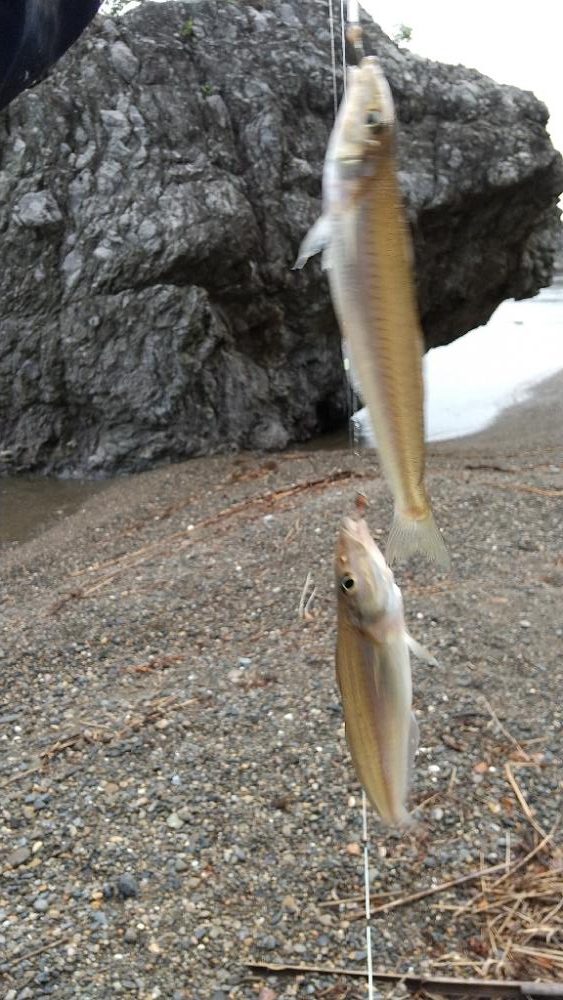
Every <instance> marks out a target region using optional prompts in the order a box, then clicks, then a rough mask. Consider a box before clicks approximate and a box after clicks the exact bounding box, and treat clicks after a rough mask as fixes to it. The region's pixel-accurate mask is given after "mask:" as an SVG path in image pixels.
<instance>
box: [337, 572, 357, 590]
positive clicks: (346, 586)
mask: <svg viewBox="0 0 563 1000" xmlns="http://www.w3.org/2000/svg"><path fill="white" fill-rule="evenodd" d="M340 586H341V588H342V590H343V591H344V593H348V594H349V593H350V591H351V590H354V587H355V586H356V581H355V580H354V577H353V576H349V575H348V574H347V575H346V576H343V577H342V579H341V581H340Z"/></svg>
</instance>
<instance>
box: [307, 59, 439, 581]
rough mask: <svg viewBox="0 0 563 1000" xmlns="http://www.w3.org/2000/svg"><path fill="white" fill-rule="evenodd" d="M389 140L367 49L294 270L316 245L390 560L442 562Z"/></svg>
mask: <svg viewBox="0 0 563 1000" xmlns="http://www.w3.org/2000/svg"><path fill="white" fill-rule="evenodd" d="M395 147H396V120H395V109H394V104H393V98H392V95H391V90H390V88H389V84H388V83H387V80H386V78H385V76H384V74H383V71H382V69H381V66H380V64H379V62H378V60H377V59H376V58H375V57H373V56H367V57H365V58H364V59H363V60H362V61H361V63H360V65H359V66H355V67H350V69H349V77H348V88H347V97H346V99H345V100H344V101H343V102H342V103H341V105H340V108H339V111H338V114H337V117H336V121H335V124H334V128H333V130H332V133H331V136H330V139H329V143H328V147H327V151H326V157H325V163H324V169H323V213H322V215H321V218H320V219H319V220H317V222H316V223H315V225H314V226H313V227H312V229H311V230H310V231H309V233H308V234H307V235H306V237H305V239H304V240H303V243H302V244H301V247H300V249H299V254H298V257H297V260H296V262H295V264H294V268H297V269H299V268H302V267H303V266H304V265H305V263H306V262H307V260H308V259H309V258H310V257H311V256H313V255H314V254H316V253H319V252H322V255H323V256H322V263H323V268H324V269H325V270H327V272H328V280H329V285H330V292H331V298H332V301H333V304H334V309H335V312H336V316H337V319H338V322H339V326H340V329H341V332H342V337H343V352H344V355H345V358H346V357H347V358H348V360H349V365H350V366H351V369H352V372H353V373H355V374H353V375H352V381H353V382H354V381H355V382H357V384H358V385H359V388H360V390H361V396H362V398H363V400H364V403H365V404H366V405H367V408H368V412H369V415H370V419H371V423H372V426H373V428H374V431H375V436H376V440H377V448H378V454H379V460H380V463H381V467H382V471H383V474H384V476H385V479H386V481H387V483H388V485H389V487H390V490H391V493H392V496H393V500H394V516H393V524H392V527H391V530H390V533H389V538H388V542H387V548H386V557H387V560H388V562H389V563H390V564H393V563H394V562H395V561H397V560H399V559H405V558H407V557H408V556H410V555H413V554H415V553H422V554H423V555H425V556H426V557H427V558H428V559H430V560H434V561H435V562H437V563H438V564H440V565H441V566H444V567H447V566H448V565H449V555H448V551H447V548H446V544H445V542H444V539H443V538H442V535H441V533H440V531H439V529H438V527H437V525H436V522H435V520H434V516H433V513H432V507H431V504H430V500H429V497H428V493H427V491H426V487H425V483H424V471H425V452H424V389H423V378H422V354H423V346H424V340H423V335H422V330H421V325H420V319H419V314H418V306H417V300H416V293H415V285H414V279H413V271H414V268H413V251H412V245H411V240H410V233H409V228H408V221H407V218H406V215H405V210H404V207H403V204H402V198H401V192H400V188H399V183H398V179H397V162H396V151H395ZM347 367H348V366H347Z"/></svg>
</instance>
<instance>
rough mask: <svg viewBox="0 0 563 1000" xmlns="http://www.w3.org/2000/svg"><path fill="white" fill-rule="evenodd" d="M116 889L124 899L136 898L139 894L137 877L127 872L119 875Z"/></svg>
mask: <svg viewBox="0 0 563 1000" xmlns="http://www.w3.org/2000/svg"><path fill="white" fill-rule="evenodd" d="M115 889H116V892H117V895H118V896H121V898H122V899H134V898H135V897H136V896H138V895H139V884H138V882H137V879H136V878H134V877H133V875H129V874H127V873H126V874H125V875H120V876H119V878H118V879H117V880H116V883H115Z"/></svg>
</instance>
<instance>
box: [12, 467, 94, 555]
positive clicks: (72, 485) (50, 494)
mask: <svg viewBox="0 0 563 1000" xmlns="http://www.w3.org/2000/svg"><path fill="white" fill-rule="evenodd" d="M103 488H104V483H101V482H99V481H96V482H94V481H90V480H76V479H72V480H69V479H44V478H41V479H39V478H35V479H31V478H28V477H21V478H12V477H9V478H6V479H0V547H1V546H3V545H8V544H10V543H13V542H24V541H27V540H28V539H29V538H33V537H34V535H37V534H39V533H40V532H41V531H44V530H45V528H49V527H51V526H52V525H53V524H56V522H57V521H60V520H61V519H62V518H64V517H67V516H68V515H69V514H74V512H75V511H77V510H79V509H80V507H81V506H82V504H83V503H84V502H85V501H86V500H87V499H88V498H89V497H91V496H93V495H94V493H98V492H99V491H100V490H101V489H103Z"/></svg>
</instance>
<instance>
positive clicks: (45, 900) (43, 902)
mask: <svg viewBox="0 0 563 1000" xmlns="http://www.w3.org/2000/svg"><path fill="white" fill-rule="evenodd" d="M33 909H34V910H35V911H36V912H37V913H46V911H47V910H48V909H49V897H48V896H38V897H37V899H36V900H35V902H34V904H33Z"/></svg>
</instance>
